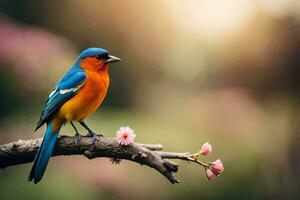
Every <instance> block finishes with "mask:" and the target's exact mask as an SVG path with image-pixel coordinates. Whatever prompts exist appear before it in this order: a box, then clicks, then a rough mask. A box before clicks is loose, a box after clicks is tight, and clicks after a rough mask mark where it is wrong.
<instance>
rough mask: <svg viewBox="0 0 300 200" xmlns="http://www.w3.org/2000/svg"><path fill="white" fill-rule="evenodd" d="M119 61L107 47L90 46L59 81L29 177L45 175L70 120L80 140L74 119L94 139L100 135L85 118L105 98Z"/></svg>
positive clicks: (44, 118) (37, 178) (44, 114)
mask: <svg viewBox="0 0 300 200" xmlns="http://www.w3.org/2000/svg"><path fill="white" fill-rule="evenodd" d="M118 61H120V59H119V58H117V57H115V56H112V55H109V53H108V52H107V51H106V50H104V49H100V48H89V49H86V50H84V51H83V52H82V53H81V54H80V55H79V57H78V58H77V60H76V62H75V63H74V64H73V66H72V67H71V69H70V70H69V71H68V72H67V73H66V74H65V75H64V76H63V78H62V79H61V80H60V81H59V82H58V84H57V85H56V87H55V89H54V90H53V91H52V92H51V94H50V95H49V97H48V100H47V102H46V104H45V106H44V109H43V112H42V114H41V117H40V120H39V122H38V123H37V127H36V129H35V131H36V130H37V129H39V128H40V127H41V126H42V125H43V124H47V129H46V131H45V134H44V138H43V142H42V144H41V146H40V148H39V150H38V153H37V155H36V157H35V160H34V163H33V166H32V168H31V171H30V174H29V177H28V181H32V180H33V181H34V183H38V182H39V181H40V180H41V179H42V177H43V174H44V172H45V170H46V167H47V164H48V161H49V158H50V156H51V155H52V152H53V149H54V146H55V143H56V140H57V137H58V134H59V131H60V129H61V127H62V125H64V124H65V123H66V122H70V123H71V125H72V127H73V128H74V129H75V132H76V134H75V135H76V136H77V142H78V143H79V142H80V137H81V135H80V134H79V133H78V131H77V129H76V127H75V126H74V124H73V121H77V122H79V123H80V124H81V125H82V126H83V127H84V128H85V129H86V130H87V131H88V136H90V137H93V141H94V142H95V140H97V139H98V135H97V134H96V133H95V132H94V131H92V129H90V128H89V127H88V126H87V125H86V124H85V122H84V119H85V118H86V117H87V116H88V115H89V114H91V113H93V112H95V111H96V110H97V108H98V107H99V106H100V104H101V103H102V101H103V99H104V98H105V96H106V93H107V89H108V86H109V75H108V67H109V64H110V63H113V62H118ZM100 136H101V135H100Z"/></svg>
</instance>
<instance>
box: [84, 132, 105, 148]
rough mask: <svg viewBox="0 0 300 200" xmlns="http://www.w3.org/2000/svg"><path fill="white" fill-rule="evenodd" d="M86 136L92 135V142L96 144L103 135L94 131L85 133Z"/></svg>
mask: <svg viewBox="0 0 300 200" xmlns="http://www.w3.org/2000/svg"><path fill="white" fill-rule="evenodd" d="M87 136H88V137H92V138H93V142H92V144H94V145H95V144H96V142H97V141H100V137H103V135H102V134H97V133H94V132H89V133H88V134H87Z"/></svg>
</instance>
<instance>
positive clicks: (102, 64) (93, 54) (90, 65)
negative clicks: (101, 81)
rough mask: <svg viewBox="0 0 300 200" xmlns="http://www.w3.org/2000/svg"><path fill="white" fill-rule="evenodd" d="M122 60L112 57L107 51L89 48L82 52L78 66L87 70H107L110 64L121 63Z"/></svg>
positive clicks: (77, 61)
mask: <svg viewBox="0 0 300 200" xmlns="http://www.w3.org/2000/svg"><path fill="white" fill-rule="evenodd" d="M119 61H121V59H120V58H117V57H115V56H112V55H110V54H109V53H108V51H106V50H105V49H100V48H88V49H86V50H84V51H83V52H81V54H80V55H79V57H78V58H77V60H76V64H77V65H79V66H80V67H82V68H83V69H86V70H96V71H101V70H107V68H108V66H109V64H110V63H114V62H119Z"/></svg>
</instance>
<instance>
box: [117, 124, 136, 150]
mask: <svg viewBox="0 0 300 200" xmlns="http://www.w3.org/2000/svg"><path fill="white" fill-rule="evenodd" d="M134 138H135V134H134V130H133V129H131V128H130V127H128V126H125V127H120V128H119V130H117V132H116V140H117V142H118V143H119V144H120V145H123V146H127V145H129V144H131V143H133V142H134Z"/></svg>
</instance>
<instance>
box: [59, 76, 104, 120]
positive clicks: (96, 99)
mask: <svg viewBox="0 0 300 200" xmlns="http://www.w3.org/2000/svg"><path fill="white" fill-rule="evenodd" d="M85 72H86V74H87V78H86V80H85V83H84V85H83V86H82V87H81V88H80V89H79V91H78V93H77V94H76V95H75V96H74V97H72V98H71V99H70V100H68V101H67V102H66V103H64V104H63V105H62V107H61V108H60V110H59V112H58V115H59V116H60V117H62V118H64V119H66V120H68V121H83V120H84V119H85V118H86V117H87V116H88V115H90V114H91V113H93V112H95V111H96V110H97V108H98V107H99V106H100V105H101V103H102V101H103V99H104V98H105V96H106V93H107V89H108V86H109V76H108V72H107V70H103V71H100V72H99V71H92V70H85Z"/></svg>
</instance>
